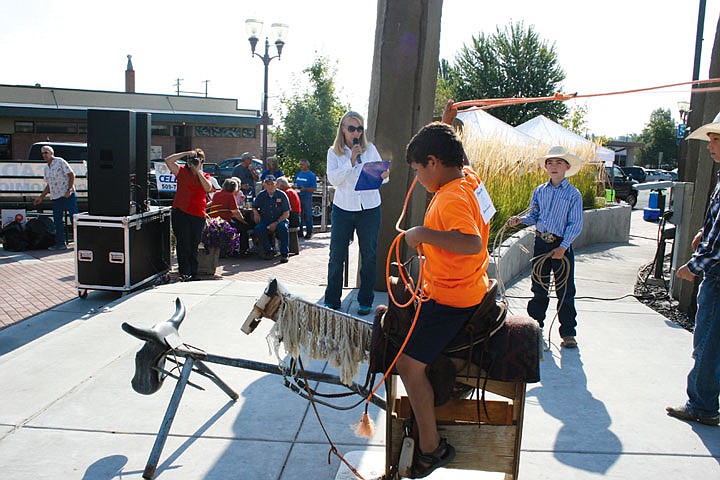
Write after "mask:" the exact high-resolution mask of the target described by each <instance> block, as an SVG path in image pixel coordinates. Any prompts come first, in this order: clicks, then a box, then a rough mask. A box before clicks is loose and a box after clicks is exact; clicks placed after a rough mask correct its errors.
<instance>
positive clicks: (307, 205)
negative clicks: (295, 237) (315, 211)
mask: <svg viewBox="0 0 720 480" xmlns="http://www.w3.org/2000/svg"><path fill="white" fill-rule="evenodd" d="M300 207H301V208H302V213H301V215H300V231H299V232H298V233H299V234H300V235H302V234H303V231H302V229H303V226H304V227H305V233H306V234H310V235H312V233H313V216H312V196H311V195H308V196H307V197H300Z"/></svg>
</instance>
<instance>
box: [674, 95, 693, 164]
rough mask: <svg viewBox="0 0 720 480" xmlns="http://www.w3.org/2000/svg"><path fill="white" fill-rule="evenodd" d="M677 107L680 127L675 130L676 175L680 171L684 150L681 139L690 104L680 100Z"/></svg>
mask: <svg viewBox="0 0 720 480" xmlns="http://www.w3.org/2000/svg"><path fill="white" fill-rule="evenodd" d="M677 107H678V110H679V112H680V125H678V130H677V145H678V161H677V166H678V173H680V170H684V169H681V168H680V166H681V165H682V164H683V161H682V158H683V154H684V153H685V148H684V146H683V139H684V138H685V134H686V133H687V117H688V114H689V113H690V102H686V101H685V100H681V101H679V102H677Z"/></svg>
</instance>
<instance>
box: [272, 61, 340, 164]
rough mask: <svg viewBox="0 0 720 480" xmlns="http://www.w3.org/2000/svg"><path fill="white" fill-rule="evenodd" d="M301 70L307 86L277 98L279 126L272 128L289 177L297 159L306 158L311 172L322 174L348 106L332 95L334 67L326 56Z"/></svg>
mask: <svg viewBox="0 0 720 480" xmlns="http://www.w3.org/2000/svg"><path fill="white" fill-rule="evenodd" d="M303 73H305V74H307V75H308V77H309V80H310V87H309V89H307V90H306V91H304V92H300V93H295V94H294V95H292V96H291V97H289V98H282V99H281V100H280V104H281V105H282V110H283V113H282V114H281V126H279V127H278V128H277V129H276V131H275V132H276V133H275V135H276V139H277V144H278V147H280V149H281V151H282V154H283V157H282V158H281V159H280V165H281V167H282V169H283V171H284V172H285V174H287V175H288V177H292V176H293V175H294V174H295V172H297V169H298V168H297V161H298V160H299V159H301V158H307V159H308V160H310V164H311V165H312V170H313V172H315V174H316V175H317V176H318V177H322V176H323V175H325V158H326V156H327V149H328V147H329V146H330V145H331V144H332V142H333V141H334V139H335V134H336V131H337V124H338V122H339V121H340V118H341V117H342V116H343V114H344V113H345V111H346V110H347V107H346V106H344V105H343V104H342V103H340V101H339V100H338V98H337V97H336V95H335V81H334V79H333V78H334V75H335V69H334V68H331V66H330V64H329V60H328V59H327V58H326V57H317V58H316V59H315V60H314V61H313V64H312V65H311V66H310V67H308V68H306V69H305V70H303Z"/></svg>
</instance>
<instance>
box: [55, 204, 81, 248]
mask: <svg viewBox="0 0 720 480" xmlns="http://www.w3.org/2000/svg"><path fill="white" fill-rule="evenodd" d="M52 209H53V222H55V245H57V246H64V245H65V244H66V239H65V221H64V218H63V216H64V215H65V212H66V211H67V212H68V214H69V215H70V219H71V222H72V218H73V215H75V214H77V213H78V207H77V195H76V194H75V193H73V194H72V195H70V196H69V197H67V198H65V197H60V198H56V199H54V200H52Z"/></svg>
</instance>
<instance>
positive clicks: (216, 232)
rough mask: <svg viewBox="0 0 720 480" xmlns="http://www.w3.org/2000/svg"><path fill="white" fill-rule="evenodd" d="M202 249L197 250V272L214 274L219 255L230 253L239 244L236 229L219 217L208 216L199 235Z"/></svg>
mask: <svg viewBox="0 0 720 480" xmlns="http://www.w3.org/2000/svg"><path fill="white" fill-rule="evenodd" d="M200 241H201V242H202V246H203V249H201V250H200V251H199V252H198V273H200V274H203V275H214V274H215V269H216V268H217V265H218V261H219V258H220V255H221V254H222V255H223V256H226V255H230V254H231V253H232V252H234V251H235V250H236V249H237V248H238V247H239V246H240V236H239V235H238V234H237V230H235V228H233V227H232V226H231V225H230V224H229V223H228V222H226V221H225V220H223V219H222V218H219V217H213V218H208V219H207V221H206V222H205V229H204V230H203V233H202V235H201V237H200Z"/></svg>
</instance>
